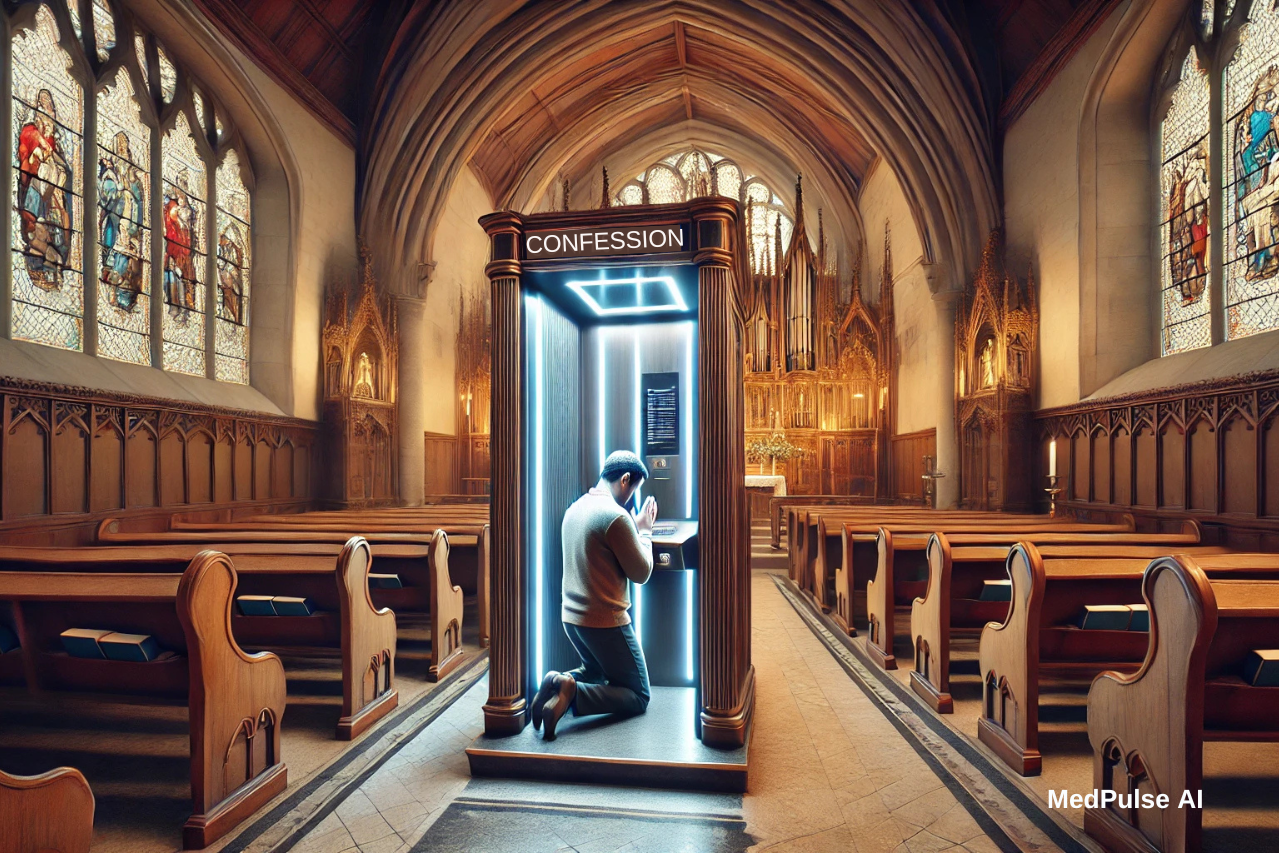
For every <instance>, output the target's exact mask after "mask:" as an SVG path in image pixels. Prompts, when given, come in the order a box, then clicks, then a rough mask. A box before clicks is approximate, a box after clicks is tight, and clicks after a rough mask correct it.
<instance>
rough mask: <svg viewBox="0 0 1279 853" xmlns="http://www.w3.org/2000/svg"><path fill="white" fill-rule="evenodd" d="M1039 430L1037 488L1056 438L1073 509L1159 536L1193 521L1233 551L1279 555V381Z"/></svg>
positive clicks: (1251, 379) (1065, 419) (1227, 387)
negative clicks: (1119, 515) (1117, 515)
mask: <svg viewBox="0 0 1279 853" xmlns="http://www.w3.org/2000/svg"><path fill="white" fill-rule="evenodd" d="M1035 426H1036V437H1037V438H1036V441H1037V446H1036V461H1035V469H1036V483H1037V484H1038V485H1039V486H1043V485H1046V481H1045V477H1046V475H1047V472H1048V445H1049V442H1050V441H1051V440H1052V439H1054V438H1056V439H1057V474H1058V475H1059V476H1060V477H1061V479H1062V482H1061V483H1060V485H1061V487H1062V488H1063V489H1065V491H1064V492H1063V494H1062V496H1061V499H1064V503H1065V505H1066V506H1067V507H1068V508H1071V509H1074V510H1076V511H1080V512H1088V513H1098V514H1103V515H1104V514H1107V513H1110V512H1131V513H1133V514H1134V515H1136V516H1137V518H1138V521H1139V523H1140V524H1141V525H1142V526H1143V527H1146V528H1150V529H1154V528H1157V527H1159V526H1160V525H1163V524H1166V523H1168V522H1173V521H1175V520H1177V519H1180V518H1184V517H1186V516H1191V517H1194V518H1197V519H1199V520H1200V522H1201V523H1203V524H1204V526H1205V528H1207V529H1208V530H1209V535H1218V536H1220V537H1222V538H1223V539H1224V540H1225V541H1226V542H1227V543H1229V544H1231V545H1234V546H1237V547H1241V548H1251V549H1258V548H1260V549H1265V550H1279V372H1270V373H1266V374H1258V375H1252V376H1245V377H1237V378H1234V379H1227V380H1218V381H1214V382H1210V383H1202V384H1197V385H1190V386H1181V387H1178V388H1170V389H1165V390H1160V391H1152V392H1147V393H1143V394H1135V395H1129V396H1125V397H1116V398H1111V399H1109V400H1098V401H1096V402H1092V403H1080V404H1076V405H1074V406H1067V407H1063V408H1058V409H1049V410H1044V411H1040V412H1037V413H1036V414H1035ZM1036 491H1037V494H1039V495H1042V494H1043V493H1042V492H1040V491H1038V489H1037V490H1036ZM1059 500H1060V499H1059ZM1213 528H1216V530H1213Z"/></svg>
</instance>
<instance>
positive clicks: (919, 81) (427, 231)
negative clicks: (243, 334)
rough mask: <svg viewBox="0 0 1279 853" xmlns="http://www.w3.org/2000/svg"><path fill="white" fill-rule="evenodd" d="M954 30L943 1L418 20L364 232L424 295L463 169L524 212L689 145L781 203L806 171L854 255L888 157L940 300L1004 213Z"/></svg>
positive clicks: (395, 83) (386, 81) (383, 135)
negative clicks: (734, 165)
mask: <svg viewBox="0 0 1279 853" xmlns="http://www.w3.org/2000/svg"><path fill="white" fill-rule="evenodd" d="M945 26H946V25H945V21H944V18H943V17H942V16H941V15H940V14H939V13H938V12H937V10H936V8H935V7H934V5H933V3H932V2H931V0H917V2H915V3H909V4H908V3H904V2H900V0H879V2H875V3H867V2H861V3H856V4H854V3H852V2H827V3H820V2H810V0H792V2H788V3H785V4H780V3H775V2H770V0H667V2H651V0H612V1H611V2H594V3H581V4H572V5H571V6H566V5H565V4H559V3H541V2H531V3H529V2H523V3H522V2H512V0H471V1H470V2H463V0H442V2H434V3H427V2H425V1H424V0H423V2H419V4H418V6H417V7H416V8H415V9H414V11H413V12H412V13H411V14H410V15H409V16H408V18H407V19H406V21H405V23H404V25H403V27H402V29H401V31H400V33H399V34H398V36H397V38H396V42H395V44H394V46H393V49H392V53H391V55H390V56H389V57H388V60H387V65H386V66H385V68H384V71H383V75H382V79H381V80H380V81H379V84H378V94H377V98H378V100H377V106H376V109H375V111H374V113H375V116H374V120H373V121H372V122H371V124H370V127H372V128H376V132H373V133H370V134H369V136H368V137H367V138H366V140H365V145H364V150H365V153H366V168H365V179H364V185H363V188H362V195H361V211H360V216H361V230H362V231H363V233H364V234H365V235H366V239H368V240H369V241H370V242H371V243H372V245H373V246H374V249H375V255H376V257H377V258H378V262H379V264H380V266H381V268H382V273H383V276H384V278H385V279H386V280H388V281H389V282H391V283H392V285H393V286H394V287H396V288H397V289H398V290H401V291H404V292H414V291H415V290H416V289H417V288H418V287H419V283H420V281H421V280H422V277H423V273H422V270H424V269H427V267H425V266H424V265H425V264H429V263H430V262H431V261H433V260H434V259H435V256H436V255H437V254H438V253H439V252H440V251H442V247H435V246H433V245H432V236H433V233H434V228H435V224H436V222H437V220H438V218H439V216H440V214H441V211H442V207H443V204H444V200H445V198H446V196H447V193H448V191H449V188H450V186H451V185H452V182H453V180H454V178H455V177H456V175H457V174H458V173H459V171H460V170H461V169H462V168H463V167H464V166H465V165H467V164H469V165H470V166H471V168H472V169H474V171H475V172H476V174H477V175H478V176H479V177H480V180H481V182H482V183H483V184H484V185H485V187H486V189H487V190H488V191H489V193H490V195H491V197H492V199H493V202H494V205H495V206H497V207H511V208H516V209H522V210H529V209H533V208H534V207H536V206H537V205H538V204H539V203H541V202H543V200H544V199H545V198H546V194H547V191H548V189H549V188H550V187H551V185H552V184H553V183H555V182H556V181H557V180H558V179H559V178H560V177H561V176H568V177H569V178H570V179H571V180H572V181H573V183H574V185H576V186H582V185H591V183H592V181H594V182H595V183H594V185H595V186H598V179H597V178H596V172H597V170H598V168H599V165H600V164H601V163H604V164H607V165H609V166H610V168H611V169H617V170H618V172H617V177H618V179H619V183H620V181H622V180H625V178H627V177H630V176H631V174H630V173H631V172H634V171H638V170H639V169H640V168H642V167H643V166H644V165H647V161H648V160H649V159H651V158H652V156H653V155H654V154H660V153H663V152H664V150H666V149H669V150H674V149H676V148H678V147H683V146H686V145H688V144H690V143H692V144H698V145H702V146H704V147H706V148H708V149H712V150H717V151H720V152H722V153H724V154H727V155H730V156H733V157H735V158H737V159H738V160H740V161H742V162H743V164H744V165H746V166H747V167H748V168H754V169H757V170H758V172H759V174H761V175H764V176H765V177H766V178H767V179H768V180H769V181H770V182H771V183H773V185H774V186H776V187H778V188H779V189H781V188H785V187H788V186H789V184H790V181H791V180H792V179H793V175H794V174H795V173H796V172H800V171H802V172H803V173H804V174H805V176H806V180H805V184H806V188H807V189H809V192H810V199H811V200H810V202H809V204H810V207H809V209H810V210H811V209H812V207H816V206H822V207H824V208H825V209H826V212H827V216H828V220H827V227H828V230H830V231H831V232H832V233H833V234H835V235H836V237H837V239H838V240H839V242H841V243H844V244H848V243H850V242H851V241H853V240H855V239H856V238H858V237H859V236H860V232H861V228H860V223H859V222H858V219H857V213H856V197H857V193H858V191H859V187H860V181H861V179H862V177H863V176H864V175H865V173H866V171H867V169H868V168H869V166H870V164H871V162H872V161H873V160H874V159H875V158H876V157H880V158H883V160H884V161H885V162H886V163H887V164H888V165H889V166H891V167H892V168H893V169H894V170H895V172H896V173H897V175H898V176H899V179H900V181H901V184H902V187H903V190H904V191H905V193H906V195H907V199H908V201H909V202H910V204H911V207H912V210H913V212H914V214H915V219H916V224H917V226H918V228H919V231H920V237H921V243H922V244H923V245H924V246H925V247H926V248H925V252H926V258H925V260H926V261H928V262H930V263H936V264H938V267H936V268H935V269H939V270H940V272H941V275H939V276H934V277H933V278H934V286H935V287H937V288H942V289H946V288H955V287H958V286H959V283H960V282H961V281H962V279H963V277H964V276H965V274H966V273H967V272H969V271H971V270H972V269H974V268H975V267H976V263H977V260H978V257H979V253H980V249H981V245H982V242H983V240H984V238H985V235H986V233H987V232H988V231H989V229H990V228H991V227H993V226H994V224H995V221H996V217H997V208H996V199H995V191H994V186H993V178H992V166H991V159H992V155H991V146H990V142H989V138H988V133H987V122H986V120H985V117H984V112H983V110H984V107H983V106H982V105H981V104H979V103H975V102H974V97H975V96H974V95H973V94H972V93H973V92H974V91H976V87H975V86H974V85H973V84H972V79H971V72H970V71H969V69H968V68H967V66H966V65H965V64H964V62H963V61H962V59H956V55H957V54H956V53H955V52H954V50H953V44H954V43H955V41H956V39H955V37H954V34H953V33H951V32H949V31H948V30H946V29H945ZM959 56H962V54H959ZM576 195H577V194H576V193H575V196H576Z"/></svg>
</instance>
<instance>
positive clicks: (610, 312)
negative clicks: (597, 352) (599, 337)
mask: <svg viewBox="0 0 1279 853" xmlns="http://www.w3.org/2000/svg"><path fill="white" fill-rule="evenodd" d="M627 284H629V285H631V286H633V287H634V288H635V292H636V299H635V305H634V306H621V307H617V308H605V307H604V306H603V305H600V304H599V302H597V301H596V299H595V297H594V296H591V294H589V293H587V291H586V288H588V287H614V286H618V285H627ZM646 284H664V285H666V291H667V293H669V294H670V299H671V301H670V302H664V303H661V304H659V305H640V304H639V295H640V293H641V290H640V289H641V288H642V287H643V286H644V285H646ZM565 287H567V288H568V289H569V290H571V291H573V292H574V293H576V294H577V296H578V298H579V299H581V300H582V301H583V302H585V303H586V307H587V308H590V309H591V310H592V311H593V312H595V316H597V317H610V316H617V315H620V314H654V313H657V312H661V311H687V310H688V305H687V304H686V303H685V302H684V295H683V294H682V293H680V292H679V287H678V286H676V284H675V279H673V278H671V277H670V276H669V275H659V276H634V277H632V278H601V279H597V280H596V281H569V282H565Z"/></svg>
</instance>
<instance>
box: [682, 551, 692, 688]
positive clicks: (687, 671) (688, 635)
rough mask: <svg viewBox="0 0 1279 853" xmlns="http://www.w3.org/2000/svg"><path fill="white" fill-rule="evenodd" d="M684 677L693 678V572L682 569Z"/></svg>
mask: <svg viewBox="0 0 1279 853" xmlns="http://www.w3.org/2000/svg"><path fill="white" fill-rule="evenodd" d="M684 677H685V678H687V679H688V680H689V681H692V680H693V573H692V572H691V571H689V570H688V569H685V570H684Z"/></svg>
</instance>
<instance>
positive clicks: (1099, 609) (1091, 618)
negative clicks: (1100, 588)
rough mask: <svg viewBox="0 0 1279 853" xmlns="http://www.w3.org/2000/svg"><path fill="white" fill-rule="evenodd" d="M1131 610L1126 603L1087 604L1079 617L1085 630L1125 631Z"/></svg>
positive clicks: (1130, 617) (1130, 616)
mask: <svg viewBox="0 0 1279 853" xmlns="http://www.w3.org/2000/svg"><path fill="white" fill-rule="evenodd" d="M1130 621H1132V610H1131V609H1129V607H1128V605H1126V604H1089V605H1087V606H1085V607H1084V612H1083V613H1082V614H1081V615H1080V617H1079V623H1078V624H1079V627H1080V628H1083V629H1084V630H1085V631H1127V630H1128V623H1129V622H1130Z"/></svg>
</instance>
